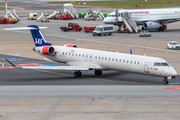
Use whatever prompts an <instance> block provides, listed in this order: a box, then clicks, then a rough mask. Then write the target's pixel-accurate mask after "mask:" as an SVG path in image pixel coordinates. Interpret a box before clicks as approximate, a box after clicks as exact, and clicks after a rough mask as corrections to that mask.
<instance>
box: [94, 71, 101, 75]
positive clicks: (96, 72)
mask: <svg viewBox="0 0 180 120" xmlns="http://www.w3.org/2000/svg"><path fill="white" fill-rule="evenodd" d="M94 74H95V75H102V70H95V71H94Z"/></svg>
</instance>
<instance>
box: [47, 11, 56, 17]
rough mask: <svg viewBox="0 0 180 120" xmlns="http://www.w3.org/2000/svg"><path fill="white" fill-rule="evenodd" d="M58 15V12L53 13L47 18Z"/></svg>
mask: <svg viewBox="0 0 180 120" xmlns="http://www.w3.org/2000/svg"><path fill="white" fill-rule="evenodd" d="M58 13H59V11H54V12H53V13H52V14H50V15H48V16H47V18H53V17H54V16H56V15H57V14H58Z"/></svg>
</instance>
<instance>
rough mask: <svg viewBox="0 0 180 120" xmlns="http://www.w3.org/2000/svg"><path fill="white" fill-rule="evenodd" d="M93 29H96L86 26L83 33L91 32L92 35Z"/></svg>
mask: <svg viewBox="0 0 180 120" xmlns="http://www.w3.org/2000/svg"><path fill="white" fill-rule="evenodd" d="M95 28H96V26H86V27H84V31H85V32H86V33H88V32H91V33H92V31H93V30H94V29H95Z"/></svg>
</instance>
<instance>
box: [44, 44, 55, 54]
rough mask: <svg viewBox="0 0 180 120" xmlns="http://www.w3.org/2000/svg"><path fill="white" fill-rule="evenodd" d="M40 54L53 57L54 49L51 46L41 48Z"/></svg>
mask: <svg viewBox="0 0 180 120" xmlns="http://www.w3.org/2000/svg"><path fill="white" fill-rule="evenodd" d="M42 53H43V54H44V55H54V54H55V49H54V47H52V46H44V47H43V48H42Z"/></svg>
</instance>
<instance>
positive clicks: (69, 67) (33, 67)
mask: <svg viewBox="0 0 180 120" xmlns="http://www.w3.org/2000/svg"><path fill="white" fill-rule="evenodd" d="M5 59H6V60H7V61H8V62H9V63H10V64H11V65H12V66H13V67H17V68H22V69H48V70H94V69H96V68H97V67H95V66H20V67H18V66H16V65H14V64H13V63H12V62H10V61H9V60H8V59H7V58H5ZM98 69H101V68H98Z"/></svg>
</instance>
